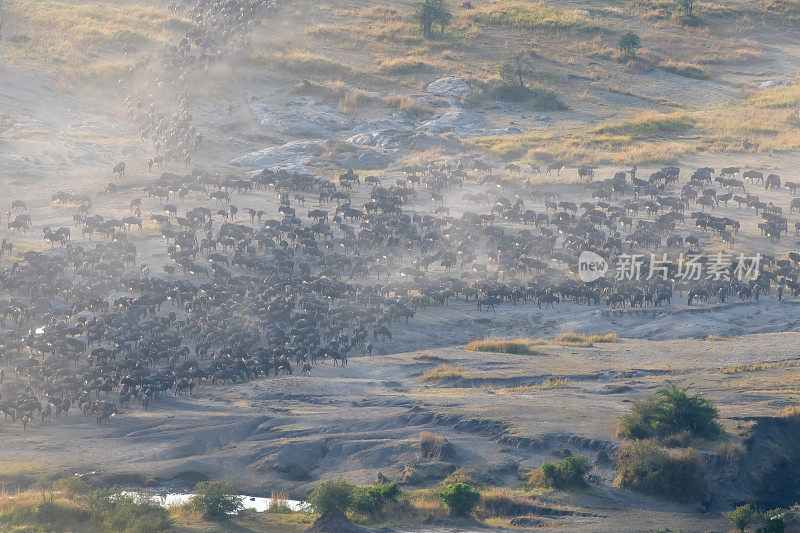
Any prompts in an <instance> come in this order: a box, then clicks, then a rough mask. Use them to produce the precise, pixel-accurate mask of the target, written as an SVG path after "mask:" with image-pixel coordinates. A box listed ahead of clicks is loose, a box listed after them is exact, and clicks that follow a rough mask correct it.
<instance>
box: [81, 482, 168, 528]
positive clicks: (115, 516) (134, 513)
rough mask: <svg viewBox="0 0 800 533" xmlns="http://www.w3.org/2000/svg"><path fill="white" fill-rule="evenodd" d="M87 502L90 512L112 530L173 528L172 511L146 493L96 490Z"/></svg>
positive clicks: (88, 497)
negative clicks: (131, 493)
mask: <svg viewBox="0 0 800 533" xmlns="http://www.w3.org/2000/svg"><path fill="white" fill-rule="evenodd" d="M86 501H87V503H88V506H89V510H90V513H91V514H92V515H94V516H95V517H96V518H97V519H98V520H99V521H100V522H102V523H103V525H104V526H105V527H107V528H108V529H110V530H111V531H125V532H128V533H149V532H154V531H166V530H168V529H170V528H171V527H172V519H171V518H170V516H169V511H168V510H167V509H164V508H163V507H161V506H160V505H159V504H158V503H156V502H154V501H153V500H152V499H151V498H150V497H149V496H147V495H127V494H119V493H113V492H108V491H95V492H93V493H92V494H91V495H89V496H87V498H86Z"/></svg>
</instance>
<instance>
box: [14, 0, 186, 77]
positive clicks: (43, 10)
mask: <svg viewBox="0 0 800 533" xmlns="http://www.w3.org/2000/svg"><path fill="white" fill-rule="evenodd" d="M0 19H2V20H3V21H4V22H5V23H6V24H5V25H4V27H3V31H4V33H6V34H9V33H10V36H9V37H7V39H8V40H10V41H11V43H12V45H11V47H10V50H9V52H8V57H7V59H11V60H17V61H27V62H30V63H33V64H34V65H36V66H38V67H39V68H42V69H43V70H44V71H46V72H47V73H50V74H53V75H55V76H57V77H60V78H64V77H65V78H71V79H81V80H87V79H91V80H92V81H98V80H116V78H117V77H118V76H119V75H120V74H121V73H122V72H125V71H126V70H127V69H128V68H129V67H130V66H131V65H132V64H133V62H134V57H135V56H136V55H137V54H138V53H139V52H140V51H146V50H149V49H150V48H151V47H152V46H154V45H155V44H157V43H159V42H164V41H166V40H167V39H169V38H171V37H173V36H175V35H178V34H179V33H180V32H182V31H185V30H186V29H187V28H188V27H189V22H188V21H187V20H186V19H184V18H182V17H180V16H178V15H176V14H174V13H171V12H170V11H168V10H167V9H166V7H157V6H155V5H137V4H126V5H122V4H113V3H91V2H86V3H72V2H61V1H56V0H45V1H42V2H36V1H33V0H6V1H5V2H3V4H2V9H0ZM4 37H5V36H4ZM123 52H127V54H125V53H123Z"/></svg>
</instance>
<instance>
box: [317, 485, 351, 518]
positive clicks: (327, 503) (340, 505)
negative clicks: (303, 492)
mask: <svg viewBox="0 0 800 533" xmlns="http://www.w3.org/2000/svg"><path fill="white" fill-rule="evenodd" d="M354 490H355V487H354V486H353V485H351V484H350V483H348V482H347V481H345V480H343V479H333V480H328V481H320V482H319V483H317V486H316V487H314V490H313V491H312V492H311V495H310V496H309V497H308V503H310V504H311V506H312V507H313V508H314V510H316V511H317V512H318V513H322V514H324V513H326V512H328V511H333V510H334V509H338V510H339V511H344V510H345V509H347V508H348V507H350V503H351V501H352V496H353V491H354Z"/></svg>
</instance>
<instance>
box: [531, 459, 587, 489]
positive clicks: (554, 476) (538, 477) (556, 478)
mask: <svg viewBox="0 0 800 533" xmlns="http://www.w3.org/2000/svg"><path fill="white" fill-rule="evenodd" d="M592 468H593V465H592V463H591V462H590V461H589V459H588V458H587V457H586V456H584V455H572V456H569V457H567V458H565V459H564V460H562V461H558V462H555V463H542V466H541V468H540V469H539V471H538V472H536V473H535V475H534V479H533V481H534V483H535V484H537V485H540V486H544V487H551V488H554V489H561V490H566V489H570V488H575V487H584V486H586V474H588V473H589V472H591V471H592Z"/></svg>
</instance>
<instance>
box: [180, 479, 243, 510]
mask: <svg viewBox="0 0 800 533" xmlns="http://www.w3.org/2000/svg"><path fill="white" fill-rule="evenodd" d="M194 493H195V495H194V497H192V500H191V501H190V502H189V505H191V506H192V507H193V508H194V509H195V510H196V511H197V512H198V513H200V514H201V515H202V516H203V518H224V517H226V516H228V515H231V514H236V513H238V512H239V511H241V510H242V499H241V497H239V495H238V490H237V489H236V486H235V485H234V484H233V483H229V482H227V481H201V482H200V483H198V484H197V485H195V487H194Z"/></svg>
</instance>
